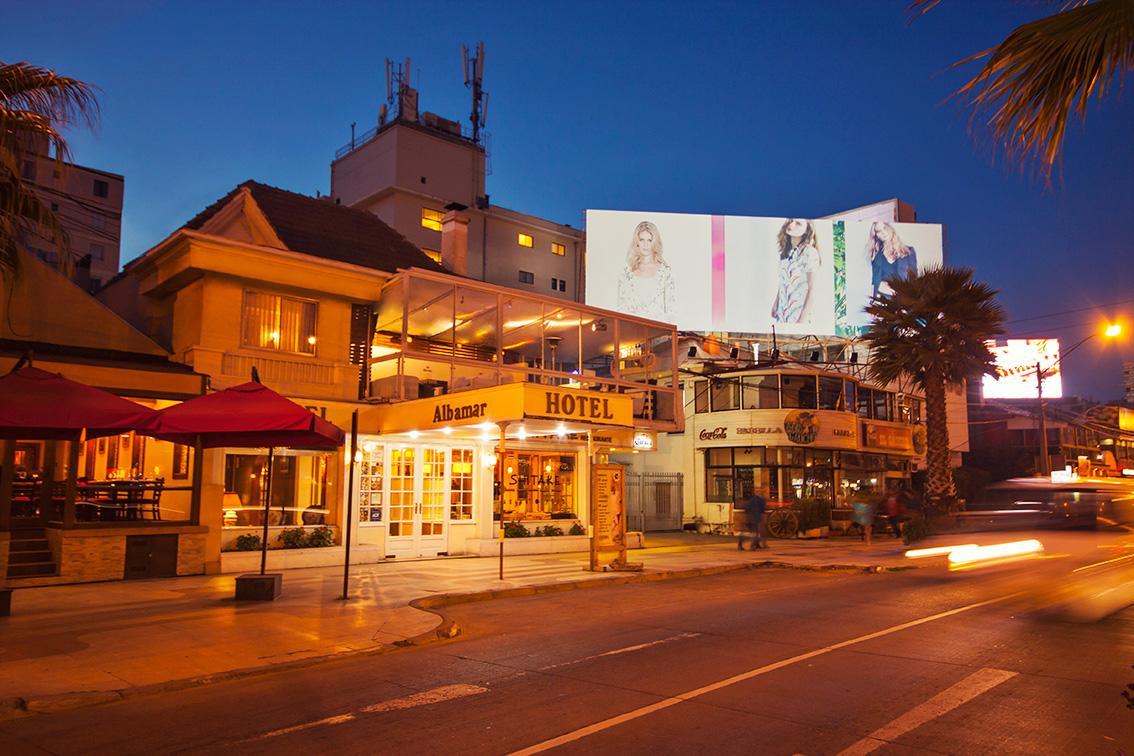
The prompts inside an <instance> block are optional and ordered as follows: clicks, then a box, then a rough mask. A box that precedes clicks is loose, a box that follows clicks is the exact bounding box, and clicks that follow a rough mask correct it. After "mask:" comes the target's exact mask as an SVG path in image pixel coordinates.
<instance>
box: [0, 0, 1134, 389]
mask: <svg viewBox="0 0 1134 756" xmlns="http://www.w3.org/2000/svg"><path fill="white" fill-rule="evenodd" d="M1047 7H1048V6H1046V5H1044V4H1023V3H1011V2H1007V1H1005V2H998V1H997V0H983V1H981V2H947V3H943V4H942V6H941V7H940V8H939V9H937V10H935V11H933V12H932V13H930V14H929V15H928V16H926V17H925V18H922V19H920V20H917V21H916V22H915V23H913V24H912V25H908V24H907V20H908V19H907V14H906V4H905V3H902V2H860V3H848V2H841V1H840V2H827V3H823V2H776V3H771V2H769V3H760V2H754V3H735V4H711V3H697V4H693V3H682V4H677V3H674V4H666V3H656V4H647V3H634V4H630V3H620V2H609V0H608V1H607V2H599V3H583V2H572V3H543V2H537V3H531V2H523V3H508V4H495V3H444V2H432V3H390V4H388V5H386V6H384V7H383V6H381V5H380V4H378V3H325V4H319V5H318V6H317V5H316V4H314V3H308V4H300V3H286V2H239V3H233V2H224V3H221V2H215V3H212V2H180V3H174V2H166V3H159V2H121V1H118V0H115V2H110V3H89V2H82V3H80V2H74V3H58V2H47V1H45V0H34V2H33V1H32V0H14V2H13V0H8V1H7V2H5V4H4V10H3V23H0V59H3V60H5V61H15V60H28V61H31V62H33V63H36V64H39V65H43V66H47V67H50V68H54V69H56V70H57V71H59V72H61V73H64V74H67V75H70V76H75V77H78V78H81V79H85V80H86V81H89V82H92V83H94V84H97V85H98V86H99V87H100V88H101V89H102V94H101V103H102V110H103V117H102V123H101V127H100V129H99V131H98V132H97V133H96V134H93V135H92V134H86V133H81V132H76V133H74V134H73V135H72V140H73V146H74V153H75V158H76V160H77V162H80V163H83V164H86V165H91V166H94V167H98V168H102V169H105V170H109V171H113V172H116V173H121V174H124V175H125V176H126V207H125V214H124V218H123V237H124V238H123V255H122V256H123V261H124V262H125V261H127V260H129V259H131V258H133V257H136V256H137V255H139V254H141V253H142V252H143V251H145V250H146V249H147V248H149V247H150V246H152V245H153V244H155V243H157V242H158V241H160V240H161V239H162V238H163V237H165V236H166V235H167V234H169V233H170V232H171V231H172V230H174V229H175V228H176V227H177V226H179V225H180V224H181V223H183V222H184V221H186V220H187V219H189V218H190V217H191V216H193V215H194V214H195V213H196V212H198V211H199V210H200V209H201V208H203V207H204V206H205V205H207V204H209V203H210V202H212V201H214V200H215V199H217V198H218V197H220V196H222V195H223V194H224V193H226V192H227V191H229V190H230V189H231V188H232V187H233V186H234V185H236V184H237V183H239V182H240V181H242V180H244V179H248V178H255V179H257V180H260V181H263V182H266V183H270V184H274V185H277V186H280V187H284V188H287V189H291V190H294V191H299V192H305V193H311V194H314V193H315V192H316V191H317V190H318V191H322V192H327V191H328V189H329V183H330V171H329V164H330V161H331V158H332V157H333V154H334V151H335V149H336V148H338V147H340V146H342V145H343V144H345V143H346V142H348V141H349V139H350V124H351V122H357V123H358V130H359V132H362V131H364V130H366V129H367V128H370V127H371V126H373V125H374V123H375V120H376V112H377V108H378V105H379V104H380V102H381V101H382V100H383V99H384V98H385V82H384V73H383V71H384V68H383V60H384V59H385V58H387V57H390V58H394V59H397V60H402V59H404V58H405V57H406V56H407V55H408V56H410V57H411V58H412V60H413V82H414V85H415V86H417V87H418V88H419V90H420V93H421V101H420V106H421V109H423V110H431V111H434V112H437V113H439V114H440V115H443V116H446V117H449V118H459V119H461V120H466V119H467V117H468V111H469V100H468V94H467V91H466V90H465V88H464V86H463V81H462V76H461V69H460V45H461V44H462V43H467V44H469V45H470V46H471V45H475V43H476V42H477V41H478V40H481V39H483V40H484V41H485V44H486V47H487V55H486V59H487V67H486V75H485V87H486V89H487V90H488V91H489V92H490V95H491V96H490V102H489V108H488V126H487V129H488V131H489V132H490V134H491V143H490V148H491V156H490V166H491V171H492V173H491V175H490V176H489V179H488V182H489V186H488V191H489V193H490V194H491V196H492V201H493V203H495V204H499V205H503V206H505V207H510V208H514V209H516V210H520V211H523V212H528V213H532V214H536V215H541V216H545V217H548V218H552V219H554V220H557V221H560V222H564V223H570V224H572V225H575V226H581V225H582V217H583V211H584V210H585V209H586V208H587V207H596V208H610V209H634V210H646V209H649V210H658V211H671V212H694V213H716V214H736V215H767V216H819V215H826V214H829V213H833V212H836V211H838V210H842V209H847V208H850V207H854V206H857V205H863V204H868V203H871V202H875V201H878V200H883V199H887V198H890V197H895V196H897V197H901V198H902V199H904V200H906V201H907V202H909V203H911V204H912V205H914V207H916V208H917V210H918V219H919V220H921V221H925V222H937V223H943V224H945V226H946V240H947V241H946V243H947V260H948V262H950V263H952V264H958V265H968V266H972V267H975V268H976V270H977V277H978V278H980V279H982V280H985V281H987V282H988V283H990V284H991V285H993V286H995V287H997V288H999V289H1000V290H1001V291H1002V294H1001V299H1002V302H1003V304H1004V305H1005V307H1006V308H1007V310H1008V313H1009V320H1010V323H1009V326H1008V327H1009V329H1010V335H1012V336H1015V337H1025V336H1037V337H1038V336H1056V337H1059V338H1060V339H1061V340H1063V341H1064V343H1065V345H1070V344H1074V343H1076V342H1078V341H1079V340H1080V339H1082V338H1083V337H1084V336H1086V335H1087V334H1088V333H1090V332H1091V330H1092V328H1094V326H1095V325H1096V324H1099V323H1101V322H1102V320H1103V319H1104V318H1106V317H1115V316H1124V318H1125V322H1126V325H1127V336H1126V338H1125V339H1124V340H1123V341H1122V343H1119V344H1114V343H1110V344H1106V345H1104V344H1103V343H1102V341H1103V340H1102V339H1101V338H1098V339H1093V340H1092V341H1090V342H1088V343H1087V344H1085V345H1083V346H1082V348H1080V349H1078V350H1077V351H1076V352H1075V353H1074V354H1073V355H1071V356H1070V357H1068V358H1067V360H1066V362H1065V363H1064V370H1065V377H1064V381H1065V392H1066V393H1077V394H1081V395H1086V396H1090V397H1093V398H1095V399H1100V400H1108V399H1116V398H1118V397H1120V395H1121V390H1122V378H1121V361H1122V359H1126V360H1134V338H1131V336H1130V333H1129V332H1130V330H1131V329H1134V285H1132V284H1134V268H1132V266H1131V262H1130V260H1131V247H1132V245H1131V237H1132V231H1134V228H1132V226H1134V213H1132V212H1131V200H1132V199H1134V150H1132V149H1131V138H1130V134H1131V133H1132V129H1131V124H1132V123H1134V117H1132V116H1134V102H1132V101H1131V100H1132V98H1130V97H1129V96H1127V97H1126V98H1125V99H1124V100H1123V101H1120V102H1115V101H1111V102H1109V103H1107V104H1105V105H1104V106H1103V107H1102V108H1101V109H1100V108H1098V107H1093V108H1092V110H1091V112H1090V114H1089V116H1088V120H1087V124H1086V126H1085V127H1079V126H1078V125H1076V126H1075V128H1074V129H1073V130H1072V132H1071V134H1070V137H1069V139H1068V143H1067V150H1066V156H1065V160H1064V163H1063V167H1062V178H1061V179H1060V180H1058V181H1057V182H1056V183H1055V185H1054V186H1053V187H1051V188H1045V187H1044V185H1043V183H1042V182H1040V181H1039V180H1036V179H1033V178H1030V177H1029V176H1028V175H1021V174H1020V173H1019V171H1014V170H1012V169H1010V168H1007V167H1004V166H1002V165H1000V164H999V163H995V164H994V163H993V162H992V161H991V160H990V159H989V157H988V155H987V153H986V152H982V151H981V150H980V149H979V148H977V147H974V144H973V142H972V141H971V139H970V138H969V135H968V133H967V126H966V121H965V119H964V117H963V116H962V115H961V114H960V113H959V111H958V109H957V108H956V107H955V106H954V105H951V104H949V103H947V102H945V100H946V97H947V96H948V94H949V93H950V92H951V91H952V90H953V89H954V88H955V87H956V86H957V85H959V84H960V83H962V82H963V81H964V80H965V75H966V74H969V75H971V74H972V73H975V71H976V68H975V67H973V66H970V67H968V68H965V69H961V70H954V69H950V65H951V64H952V63H954V62H955V61H957V60H960V59H961V58H963V57H965V56H967V55H968V54H971V53H974V52H977V51H979V50H983V49H985V48H987V47H990V46H991V45H993V44H996V43H997V42H999V41H1000V40H1001V39H1002V38H1003V37H1004V36H1006V35H1007V34H1008V33H1009V32H1010V31H1011V29H1012V28H1014V27H1015V26H1017V25H1019V24H1020V23H1023V22H1026V21H1027V20H1029V19H1031V18H1034V17H1037V16H1039V15H1042V14H1043V12H1044V10H1045V9H1046V8H1047ZM1072 310H1074V311H1076V312H1067V311H1072ZM1054 313H1066V314H1060V315H1055V316H1054V317H1041V316H1050V315H1053V314H1054Z"/></svg>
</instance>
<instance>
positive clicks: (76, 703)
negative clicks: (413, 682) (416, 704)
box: [0, 560, 914, 722]
mask: <svg viewBox="0 0 1134 756" xmlns="http://www.w3.org/2000/svg"><path fill="white" fill-rule="evenodd" d="M768 568H779V569H794V570H805V571H810V572H862V573H867V574H875V573H882V572H897V571H902V570H909V569H914V567H912V566H908V567H907V566H901V567H886V566H884V565H867V566H863V565H847V564H832V565H801V564H793V563H791V562H777V561H774V560H761V561H758V562H742V563H739V564H727V565H717V566H713V567H693V568H689V569H685V570H662V571H659V572H644V573H632V574H626V575H617V574H615V576H612V577H608V578H605V579H604V578H590V579H585V580H572V581H568V582H562V583H543V584H539V585H526V586H520V587H517V588H499V589H490V590H486V591H473V592H469V593H442V594H436V595H432V596H424V597H422V598H417V599H413V600H412V601H410V602H409V606H412V607H413V608H415V609H419V610H421V611H425V612H430V613H431V614H435V615H437V617H438V619H439V623H438V625H437V626H436V627H434V628H433V629H432V630H429V631H427V632H424V633H421V634H419V635H416V636H414V637H412V638H407V639H406V640H404V641H396V642H395V643H394V644H392V645H385V646H379V647H376V648H365V649H353V650H350V651H338V652H335V653H330V654H321V655H318V656H309V657H305V658H303V659H295V660H293V661H288V662H280V663H277V664H262V665H259V666H254V667H243V668H241V669H234V670H229V671H227V672H218V673H217V674H214V675H203V676H200V677H190V678H182V679H180V680H168V681H165V682H160V683H152V684H150V685H138V686H132V687H128V688H119V689H115V690H100V691H77V692H73V693H58V694H53V695H47V696H32V697H15V698H6V699H0V722H3V721H7V720H12V719H20V718H23V717H31V716H38V715H42V714H54V713H57V712H61V711H69V710H72V709H79V708H84V707H87V706H97V705H99V704H105V703H113V702H115V701H122V700H125V699H127V698H134V697H137V696H147V695H154V694H158V693H170V692H174V691H178V690H184V689H186V688H194V687H198V686H201V685H213V684H216V683H223V682H229V681H232V680H240V679H244V678H246V677H253V676H258V675H265V674H271V673H273V672H285V671H292V670H296V669H303V668H306V667H312V666H314V665H316V664H321V663H323V662H328V661H337V660H340V659H347V658H351V657H361V656H377V655H380V654H387V653H394V652H397V651H400V650H402V649H405V648H413V647H418V646H424V645H428V644H431V643H437V642H440V641H442V640H446V639H450V638H455V637H457V636H458V635H460V633H461V628H460V626H459V625H458V624H457V623H456V622H455V621H454V620H453V619H452V618H451V617H449V616H448V615H447V614H446V612H444V611H443V610H444V609H445V608H446V607H450V606H455V605H458V604H469V603H475V602H479V601H493V600H496V599H504V598H515V597H522V596H537V595H542V594H545V593H564V592H567V591H575V590H581V589H586V588H599V587H602V586H608V585H629V584H634V583H653V582H660V581H663V580H680V579H683V578H694V577H707V576H712V575H724V574H729V573H734V572H746V571H749V570H756V569H768Z"/></svg>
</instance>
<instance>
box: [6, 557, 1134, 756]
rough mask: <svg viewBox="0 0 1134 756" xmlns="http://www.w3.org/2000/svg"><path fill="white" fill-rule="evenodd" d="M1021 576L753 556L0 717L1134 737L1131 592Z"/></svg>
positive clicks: (43, 743) (626, 736)
mask: <svg viewBox="0 0 1134 756" xmlns="http://www.w3.org/2000/svg"><path fill="white" fill-rule="evenodd" d="M1017 589H1018V584H1017V583H1016V582H1015V581H1014V580H1011V579H1007V578H1004V577H996V576H992V577H989V576H983V575H972V576H963V577H958V576H955V575H948V574H946V573H945V572H944V571H943V570H938V569H923V570H917V571H915V572H905V573H888V574H880V575H866V574H846V573H843V574H836V573H815V572H800V571H793V570H760V571H754V572H749V573H739V574H732V575H724V576H717V577H709V578H694V579H687V580H680V581H672V582H663V583H650V584H638V585H627V586H618V587H613V586H609V587H601V588H595V589H592V590H580V591H574V592H570V593H561V594H550V595H545V596H534V597H530V598H517V599H506V600H497V601H489V602H484V603H480V604H468V605H463V606H459V607H454V609H453V611H452V612H451V614H452V616H453V617H454V618H455V619H457V621H458V622H459V623H460V624H461V626H462V627H463V629H464V632H463V634H462V635H461V636H460V637H459V638H457V639H455V640H452V641H445V642H440V643H437V644H434V645H430V646H425V647H421V648H409V649H405V650H401V651H397V652H394V653H391V654H386V655H381V656H370V657H359V658H355V659H351V660H343V661H339V662H333V663H324V664H320V665H317V666H313V667H309V668H305V669H300V670H295V671H288V672H279V673H274V674H266V675H262V676H257V677H253V678H248V679H244V680H237V681H231V682H227V683H220V684H214V685H208V686H202V687H199V688H196V689H192V690H185V691H179V692H172V693H165V694H161V695H153V696H146V697H138V698H134V699H128V700H125V701H122V702H118V703H114V704H110V705H105V706H98V707H90V708H85V709H79V710H74V711H70V712H64V713H59V714H55V715H50V716H40V717H32V718H27V719H22V720H14V721H10V722H5V723H3V724H0V752H3V753H5V754H24V753H29V754H30V753H44V752H51V753H115V754H133V753H166V752H179V751H180V752H209V753H222V752H223V753H233V752H239V753H241V754H242V755H243V754H254V753H314V752H324V751H326V752H331V751H337V752H340V753H397V754H410V753H510V752H515V751H523V750H525V749H532V748H533V747H534V750H536V751H538V750H540V749H545V748H548V749H556V750H557V751H558V752H560V753H618V754H630V753H651V754H658V753H690V752H698V751H704V752H712V753H761V754H764V753H767V754H840V753H869V752H877V753H890V754H902V753H924V752H932V753H980V752H988V753H997V754H1001V753H1027V754H1034V753H1059V754H1091V753H1099V754H1114V753H1127V754H1134V710H1131V709H1128V708H1127V706H1126V702H1125V701H1124V699H1123V698H1122V696H1121V691H1122V690H1123V689H1124V687H1125V686H1126V685H1127V684H1128V683H1132V682H1134V669H1132V668H1131V664H1134V609H1127V610H1125V611H1123V612H1120V613H1119V614H1117V615H1113V616H1111V617H1109V618H1107V619H1104V620H1102V621H1099V622H1094V623H1086V624H1079V623H1071V622H1067V621H1063V620H1060V619H1057V618H1053V617H1050V616H1046V615H1042V614H1039V613H1036V612H1034V611H1033V610H1032V609H1031V608H1030V607H1031V604H1030V603H1028V602H1027V601H1026V600H1025V599H1024V598H1023V597H1020V596H1010V594H1012V593H1014V592H1015V591H1016V590H1017ZM155 642H160V633H155ZM528 752H534V751H528Z"/></svg>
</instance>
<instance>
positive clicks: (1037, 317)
mask: <svg viewBox="0 0 1134 756" xmlns="http://www.w3.org/2000/svg"><path fill="white" fill-rule="evenodd" d="M1131 302H1134V299H1120V300H1118V301H1117V302H1107V303H1105V304H1100V305H1094V306H1092V307H1080V308H1078V309H1075V310H1063V311H1062V312H1051V313H1048V314H1046V315H1032V316H1031V317H1027V318H1013V319H1012V320H1005V321H1004V322H1005V323H1006V324H1007V323H1024V322H1026V321H1029V320H1044V319H1046V318H1056V317H1059V316H1060V315H1073V314H1075V313H1077V312H1091V311H1092V310H1099V309H1102V308H1103V307H1117V306H1118V305H1123V304H1130V303H1131Z"/></svg>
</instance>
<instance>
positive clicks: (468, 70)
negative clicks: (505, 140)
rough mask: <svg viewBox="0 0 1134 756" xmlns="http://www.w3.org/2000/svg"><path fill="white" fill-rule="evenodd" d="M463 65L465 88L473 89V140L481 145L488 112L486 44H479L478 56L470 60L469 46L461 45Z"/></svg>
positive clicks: (477, 47)
mask: <svg viewBox="0 0 1134 756" xmlns="http://www.w3.org/2000/svg"><path fill="white" fill-rule="evenodd" d="M461 63H462V65H463V68H464V75H465V86H466V87H469V88H470V89H472V113H470V114H469V122H470V123H471V124H472V140H473V142H476V143H478V144H479V143H480V130H481V129H482V128H484V117H485V114H486V113H487V112H488V93H487V92H485V91H484V42H483V40H482V41H481V42H478V43H477V46H476V55H475V56H474V57H473V58H472V59H471V60H470V59H469V46H468V45H461ZM470 64H471V65H470Z"/></svg>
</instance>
